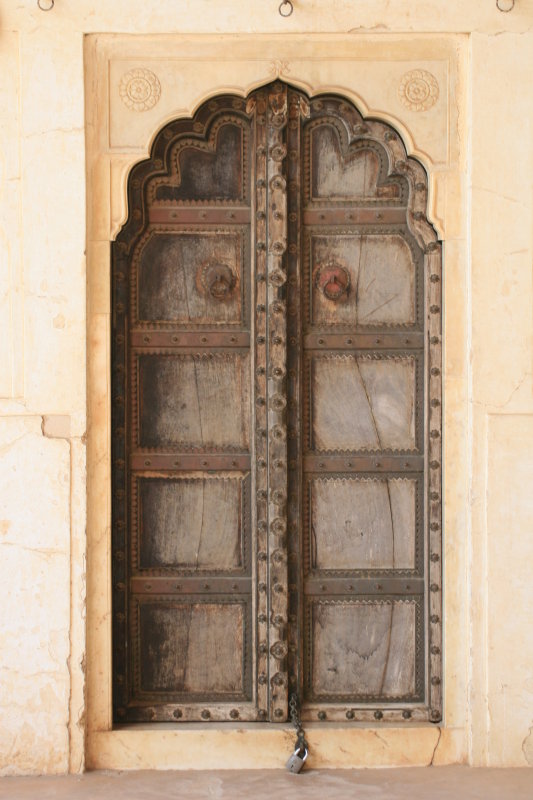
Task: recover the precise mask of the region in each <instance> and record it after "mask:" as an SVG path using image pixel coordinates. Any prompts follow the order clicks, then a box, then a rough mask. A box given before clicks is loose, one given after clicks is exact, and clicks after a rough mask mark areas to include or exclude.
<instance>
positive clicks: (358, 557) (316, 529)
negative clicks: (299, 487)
mask: <svg viewBox="0 0 533 800" xmlns="http://www.w3.org/2000/svg"><path fill="white" fill-rule="evenodd" d="M415 499H416V481H415V480H413V479H398V478H388V479H387V478H383V479H364V478H363V479H360V478H356V479H352V478H328V479H322V478H316V479H314V480H312V481H311V483H310V520H309V530H308V531H307V536H308V546H310V549H311V568H312V569H314V570H365V569H413V568H414V566H415V564H414V561H415V531H416V509H415Z"/></svg>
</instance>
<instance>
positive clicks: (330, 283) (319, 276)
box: [316, 263, 350, 301]
mask: <svg viewBox="0 0 533 800" xmlns="http://www.w3.org/2000/svg"><path fill="white" fill-rule="evenodd" d="M316 285H317V287H318V288H319V289H320V290H321V292H322V294H323V295H324V297H327V299H328V300H333V301H337V300H340V299H341V297H343V296H344V295H347V294H348V291H349V289H350V273H349V272H348V270H347V269H345V268H344V267H341V266H340V265H339V264H335V263H332V264H325V265H324V266H323V267H319V268H318V269H317V272H316Z"/></svg>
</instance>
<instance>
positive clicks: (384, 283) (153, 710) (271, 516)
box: [112, 81, 442, 722]
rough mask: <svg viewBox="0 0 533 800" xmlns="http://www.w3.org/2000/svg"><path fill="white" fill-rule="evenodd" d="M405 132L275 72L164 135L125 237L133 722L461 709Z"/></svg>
mask: <svg viewBox="0 0 533 800" xmlns="http://www.w3.org/2000/svg"><path fill="white" fill-rule="evenodd" d="M427 194H428V189H427V176H426V174H425V172H424V170H423V169H422V167H421V166H420V165H419V164H418V163H417V162H416V161H415V160H414V159H412V158H410V157H408V156H407V154H406V152H405V148H404V145H403V143H402V142H401V139H400V137H399V136H398V134H397V133H396V132H395V131H393V130H392V128H390V127H389V126H387V125H385V124H384V123H382V122H379V121H375V120H366V119H363V118H362V117H361V115H360V114H359V112H358V111H357V109H356V108H355V107H354V106H353V105H352V104H351V103H350V102H348V101H346V100H343V99H342V98H340V97H338V96H335V95H323V96H318V97H314V98H309V97H307V96H306V95H305V94H304V93H303V92H301V91H298V90H296V89H294V88H292V87H290V86H288V85H287V84H285V83H283V82H281V81H276V82H274V83H272V84H269V85H268V86H264V87H261V88H259V89H257V90H256V91H254V92H252V93H251V94H250V95H249V97H248V98H246V99H243V98H240V97H236V96H233V95H225V96H220V97H214V98H212V99H211V100H209V101H208V102H206V103H204V104H203V105H202V106H200V108H199V109H198V110H197V112H196V113H195V115H194V118H192V119H180V120H175V121H173V122H171V123H169V124H168V125H166V126H165V127H164V128H163V129H162V130H161V131H160V132H159V134H158V135H157V137H156V138H155V141H154V146H153V149H152V153H151V156H150V158H149V159H147V160H146V161H143V162H141V163H139V164H138V165H136V167H135V168H134V169H133V170H132V173H131V175H130V177H129V181H128V200H129V216H128V220H127V222H126V224H125V225H124V227H123V229H122V231H121V232H120V234H119V236H118V237H117V241H116V242H114V243H113V342H112V361H113V375H112V380H113V418H112V424H113V610H114V619H113V636H114V688H113V696H114V714H115V719H116V720H117V721H118V722H125V721H130V722H135V721H140V722H146V721H150V720H155V721H172V722H176V721H207V720H212V721H225V720H243V721H254V720H258V721H262V720H268V721H271V722H283V721H285V720H286V719H287V718H288V698H289V695H290V694H296V695H297V696H298V699H299V702H300V705H301V713H302V718H303V719H304V720H317V719H318V720H338V721H346V720H360V721H368V720H371V721H374V722H376V721H380V720H384V721H389V722H398V721H405V720H409V719H417V720H427V719H429V720H431V721H435V722H438V721H439V720H440V719H441V715H442V711H441V708H442V686H441V672H442V654H441V615H442V611H441V566H440V564H441V535H442V532H441V494H440V480H441V463H440V448H441V445H440V436H441V430H440V429H441V375H440V359H441V335H440V305H441V300H440V280H441V273H440V268H441V265H440V260H441V253H440V247H439V245H438V243H437V242H436V241H435V240H436V236H435V233H434V231H433V229H432V228H431V226H430V225H429V223H428V221H427V219H426V216H425V209H426V205H427Z"/></svg>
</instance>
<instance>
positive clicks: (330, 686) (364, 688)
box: [307, 599, 421, 703]
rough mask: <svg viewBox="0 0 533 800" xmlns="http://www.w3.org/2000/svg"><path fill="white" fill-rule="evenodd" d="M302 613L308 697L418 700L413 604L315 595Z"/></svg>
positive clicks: (342, 700) (402, 601)
mask: <svg viewBox="0 0 533 800" xmlns="http://www.w3.org/2000/svg"><path fill="white" fill-rule="evenodd" d="M307 614H308V626H309V633H308V637H309V644H308V648H309V653H308V659H309V663H308V665H307V666H308V681H309V684H308V687H307V696H308V698H309V700H311V701H314V702H319V703H320V702H326V703H327V702H348V703H354V702H357V701H360V700H362V699H366V700H377V701H379V700H381V701H383V700H389V701H391V700H394V701H402V700H403V701H415V700H417V699H420V698H419V697H417V693H416V690H417V675H416V671H417V666H418V665H417V655H418V662H420V655H421V654H420V653H417V652H416V651H417V631H416V628H417V619H416V617H417V606H416V602H414V601H413V600H403V599H402V600H395V599H379V600H331V599H320V600H315V601H313V602H312V603H310V604H309V606H308V609H307ZM354 633H356V635H354ZM418 683H419V685H420V681H418Z"/></svg>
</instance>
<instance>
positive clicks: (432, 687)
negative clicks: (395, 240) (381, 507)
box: [426, 244, 443, 722]
mask: <svg viewBox="0 0 533 800" xmlns="http://www.w3.org/2000/svg"><path fill="white" fill-rule="evenodd" d="M428 249H429V252H428V253H427V254H426V287H427V290H426V319H427V323H426V324H427V364H428V369H427V372H428V378H427V380H428V394H429V398H428V399H429V402H428V408H427V412H426V413H427V431H426V440H427V460H428V469H427V491H428V499H427V509H428V520H427V526H428V549H429V570H428V573H429V574H428V583H429V586H428V589H429V591H428V610H429V626H428V627H429V642H428V660H429V669H428V681H429V682H428V687H429V719H430V720H431V722H440V720H441V719H442V702H443V687H442V679H443V672H442V313H441V306H442V280H441V279H442V274H441V268H442V250H441V246H440V244H433V245H431V246H429V247H428Z"/></svg>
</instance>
